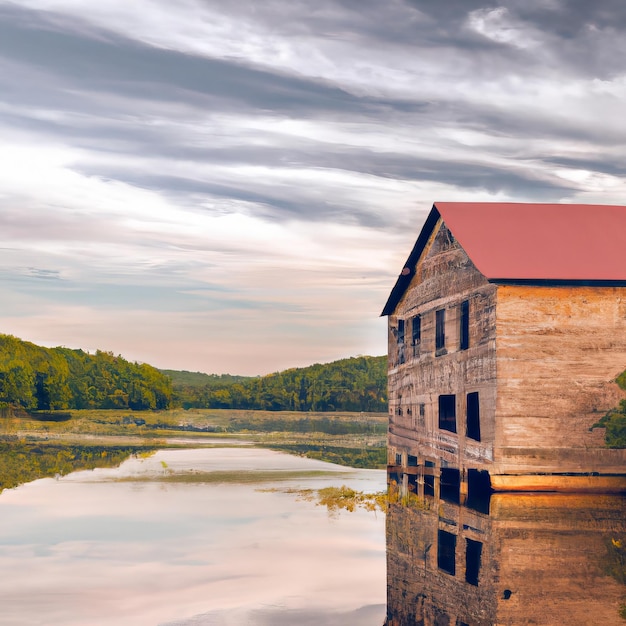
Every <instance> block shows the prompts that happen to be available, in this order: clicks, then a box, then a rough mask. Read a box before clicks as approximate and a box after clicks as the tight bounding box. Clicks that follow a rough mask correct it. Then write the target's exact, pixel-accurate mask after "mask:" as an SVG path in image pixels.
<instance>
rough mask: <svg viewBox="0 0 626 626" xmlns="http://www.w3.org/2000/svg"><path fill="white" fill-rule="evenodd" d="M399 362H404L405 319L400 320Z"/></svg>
mask: <svg viewBox="0 0 626 626" xmlns="http://www.w3.org/2000/svg"><path fill="white" fill-rule="evenodd" d="M398 363H400V365H402V363H404V320H398Z"/></svg>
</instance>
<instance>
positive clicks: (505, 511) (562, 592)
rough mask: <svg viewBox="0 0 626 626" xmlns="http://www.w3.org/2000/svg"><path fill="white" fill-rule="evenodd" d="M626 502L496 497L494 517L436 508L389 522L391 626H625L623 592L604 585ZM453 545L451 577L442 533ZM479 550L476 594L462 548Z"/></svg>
mask: <svg viewBox="0 0 626 626" xmlns="http://www.w3.org/2000/svg"><path fill="white" fill-rule="evenodd" d="M625 502H626V501H625V500H624V498H623V497H620V496H604V495H593V496H592V495H571V494H568V495H564V494H550V495H541V494H523V495H519V494H497V495H494V496H493V497H492V502H491V507H490V514H489V515H481V514H478V513H475V512H472V511H470V510H467V509H465V508H464V507H463V506H461V507H458V506H457V507H456V510H455V507H454V506H453V505H449V504H447V503H441V502H437V503H436V506H433V507H432V508H430V509H425V508H422V509H417V508H412V507H410V506H403V505H400V504H392V505H391V506H390V509H389V512H388V515H387V581H388V582H387V622H386V624H387V626H416V625H422V626H426V625H439V624H447V625H448V626H454V625H457V626H458V625H459V624H471V625H472V626H493V625H502V626H504V625H507V626H511V625H515V626H520V625H530V624H541V625H542V626H563V625H564V624H567V625H568V626H588V625H589V624H602V625H607V626H609V625H615V626H617V625H618V624H622V623H623V620H621V619H620V617H619V607H620V604H621V603H622V601H623V586H622V585H621V584H620V583H618V582H617V581H616V580H614V579H613V578H611V577H609V576H607V575H606V569H608V565H609V563H611V560H610V557H609V552H608V545H609V544H610V539H611V538H612V537H616V536H618V537H619V536H621V534H622V533H623V532H624V531H625V530H626V528H625V524H626V522H625V520H626V509H625ZM439 530H443V531H445V532H448V533H450V534H452V535H454V536H455V537H456V549H455V565H456V568H455V572H454V574H451V573H449V572H446V571H444V570H443V569H442V568H441V567H439V564H438V558H437V554H438V531H439ZM467 539H471V540H474V541H478V542H480V543H482V554H481V562H480V568H479V572H478V580H477V583H478V584H471V583H470V582H467V580H466V567H467V559H466V540H467Z"/></svg>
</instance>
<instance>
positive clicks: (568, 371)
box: [492, 285, 626, 487]
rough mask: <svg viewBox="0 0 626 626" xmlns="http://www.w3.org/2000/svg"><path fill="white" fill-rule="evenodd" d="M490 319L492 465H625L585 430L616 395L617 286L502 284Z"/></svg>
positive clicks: (620, 314) (622, 319)
mask: <svg viewBox="0 0 626 626" xmlns="http://www.w3.org/2000/svg"><path fill="white" fill-rule="evenodd" d="M496 327H497V331H496V346H497V359H496V367H497V381H498V382H497V405H496V415H497V418H496V436H495V448H494V451H495V458H494V460H495V462H496V463H495V466H494V468H493V470H492V471H493V472H494V473H496V474H498V473H503V474H506V473H520V472H522V473H529V472H532V473H543V472H558V473H587V472H600V473H605V474H607V473H608V474H610V473H621V474H626V450H610V449H607V448H606V447H605V445H604V429H601V428H598V429H595V430H593V431H592V430H590V428H591V426H593V424H594V423H596V422H597V421H598V420H599V419H600V418H601V417H602V416H603V415H604V414H605V413H606V412H607V411H608V410H609V409H611V408H614V407H615V406H617V404H618V403H619V400H620V399H621V398H623V397H624V393H623V392H622V391H621V390H620V389H619V387H618V386H617V384H616V383H615V382H614V381H615V378H616V377H617V376H618V375H619V374H620V373H621V372H622V371H623V370H624V369H626V288H623V287H620V288H617V287H532V286H504V285H502V286H499V287H498V292H497V301H496ZM570 482H571V481H570V480H569V479H567V478H563V487H567V484H568V483H570ZM514 483H515V481H513V482H511V485H513V484H514ZM511 485H510V486H511Z"/></svg>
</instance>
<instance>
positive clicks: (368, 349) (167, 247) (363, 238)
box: [0, 0, 626, 375]
mask: <svg viewBox="0 0 626 626" xmlns="http://www.w3.org/2000/svg"><path fill="white" fill-rule="evenodd" d="M625 30H626V4H625V3H624V2H623V0H594V1H593V2H590V1H589V0H511V1H509V2H502V3H490V2H486V1H484V0H440V1H439V2H433V1H432V0H387V1H386V2H380V1H379V0H316V2H310V1H309V0H307V1H304V0H263V1H262V2H261V1H255V0H229V2H228V3H227V2H223V1H221V0H176V2H172V1H171V0H133V1H132V2H129V1H128V0H101V1H99V2H92V1H90V0H19V1H16V2H13V1H10V0H0V333H6V334H12V335H15V336H17V337H20V338H22V339H25V340H28V341H32V342H34V343H38V344H40V345H46V346H59V345H63V346H66V347H69V348H82V349H84V350H88V351H90V352H93V351H95V350H97V349H100V350H107V351H112V352H114V353H115V354H121V355H122V356H124V357H125V358H127V359H129V360H132V361H139V362H147V363H150V364H152V365H155V366H157V367H160V368H171V369H186V370H192V371H202V372H207V373H216V374H221V373H231V374H242V375H261V374H267V373H270V372H274V371H280V370H283V369H286V368H290V367H301V366H306V365H309V364H312V363H317V362H329V361H333V360H336V359H340V358H345V357H350V356H356V355H361V354H370V355H381V354H384V353H385V352H386V331H385V319H384V318H381V317H380V313H381V311H382V308H383V306H384V304H385V301H386V299H387V296H388V295H389V292H390V290H391V288H392V287H393V284H394V283H395V280H396V278H397V275H398V274H399V272H400V270H401V269H402V265H403V262H404V260H405V259H406V257H407V256H408V254H409V252H410V250H411V248H412V246H413V244H414V242H415V239H416V237H417V235H418V233H419V230H420V229H421V226H422V224H423V221H424V219H425V217H426V215H427V213H428V211H429V210H430V208H431V207H432V204H433V202H436V201H440V202H443V201H518V202H564V203H574V202H575V203H606V204H623V203H624V197H625V192H626V182H625V178H624V174H625V172H626V145H625V144H626V36H625V35H626V33H625V32H624V31H625Z"/></svg>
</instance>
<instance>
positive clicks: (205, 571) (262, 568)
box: [0, 449, 385, 626]
mask: <svg viewBox="0 0 626 626" xmlns="http://www.w3.org/2000/svg"><path fill="white" fill-rule="evenodd" d="M189 452H190V455H189V457H187V460H186V459H185V456H186V455H185V454H184V452H183V451H171V452H163V453H159V455H158V456H156V457H153V458H151V459H146V460H145V461H146V462H143V463H142V461H140V460H138V459H136V460H132V461H131V462H130V468H128V467H124V468H123V469H122V473H125V472H126V473H127V472H129V471H130V472H135V471H140V470H141V472H144V471H145V468H146V466H148V467H153V468H154V470H155V471H160V470H161V469H162V466H161V463H160V461H161V460H165V461H166V463H167V465H168V468H170V469H171V468H175V469H181V468H182V469H184V468H185V466H186V463H187V461H188V460H191V462H192V463H193V458H194V456H195V457H198V455H199V457H200V461H201V462H200V464H201V465H202V464H203V463H204V468H205V469H206V468H207V467H210V466H214V467H218V466H219V467H220V469H222V470H223V469H225V468H226V469H233V470H234V471H236V470H237V469H240V468H242V467H246V466H247V463H248V462H249V460H250V458H249V457H248V458H246V456H245V453H246V452H252V456H253V463H257V464H259V465H260V466H261V468H262V469H263V468H264V467H273V468H275V469H276V470H277V471H281V470H282V469H294V468H300V469H303V468H304V469H316V468H317V467H318V464H317V463H316V462H310V461H308V460H307V459H299V458H296V457H287V456H285V455H279V454H276V453H270V452H267V451H262V450H261V451H259V450H219V449H208V450H204V451H201V452H198V451H189ZM222 453H227V454H226V455H225V456H224V457H223V458H222V462H221V463H220V455H222ZM196 460H198V459H197V458H196ZM133 468H134V469H133ZM114 471H115V470H106V471H102V472H89V473H85V472H82V473H77V474H75V475H73V476H71V477H66V478H64V479H61V480H59V481H54V480H52V479H47V480H41V481H36V482H35V483H31V484H29V485H24V486H22V487H20V488H18V489H15V490H10V491H6V492H4V493H3V494H2V497H0V546H1V549H0V571H3V572H11V577H10V578H8V579H5V580H4V582H3V585H2V589H1V590H0V605H1V606H2V607H3V610H2V614H1V615H0V624H2V625H5V624H6V625H8V624H11V625H13V624H16V623H25V622H24V620H25V619H26V620H28V619H31V621H32V620H34V622H33V623H37V620H38V619H39V620H41V619H44V618H45V623H46V624H48V625H50V626H54V625H56V624H59V625H60V624H63V626H74V625H76V626H78V625H79V624H80V625H81V626H83V625H84V624H86V623H89V624H93V625H100V624H103V625H105V624H116V625H119V624H132V625H133V626H136V625H137V626H140V625H142V624H146V625H148V624H150V625H151V626H152V625H154V624H159V623H166V622H173V623H181V624H182V623H189V624H201V623H207V624H211V623H220V624H229V623H233V624H235V623H237V624H241V623H249V624H259V625H261V624H266V623H267V624H269V623H272V624H281V623H283V622H280V621H279V619H282V618H279V617H277V615H282V614H283V612H285V611H286V612H287V613H285V615H287V614H288V612H289V611H299V612H300V613H301V617H302V620H303V621H298V622H296V623H302V624H307V623H313V622H312V621H310V622H309V621H306V620H308V619H309V617H307V616H310V619H311V620H312V619H313V618H314V617H315V615H317V617H318V618H319V617H320V615H319V614H317V613H308V611H309V609H310V608H311V607H317V608H319V609H320V611H321V614H323V619H322V618H320V619H321V621H319V620H318V621H317V623H324V624H329V625H330V624H333V623H343V624H345V623H351V624H352V623H353V624H360V623H363V624H366V623H369V624H372V625H374V624H379V623H380V622H381V621H382V617H383V615H384V609H383V608H381V607H380V606H378V609H377V610H376V609H373V610H374V612H375V613H376V618H375V619H373V620H370V621H369V622H367V621H363V622H358V621H349V622H345V621H343V622H333V621H332V619H334V618H333V617H332V616H333V615H335V614H337V615H341V614H344V616H345V614H351V613H350V612H351V611H355V610H357V609H358V608H359V607H363V606H365V605H370V604H377V605H382V604H383V603H384V601H385V579H384V576H385V556H384V554H385V545H384V516H382V515H381V514H380V513H379V514H378V516H376V515H374V514H373V513H369V512H365V511H357V512H355V513H351V514H347V513H346V514H344V515H342V516H340V517H339V518H338V519H330V518H329V517H328V515H327V512H326V509H325V508H323V507H317V506H315V505H314V504H313V503H309V502H302V501H298V500H297V499H296V498H294V497H293V495H290V494H286V493H283V492H260V491H258V490H257V487H258V485H254V484H252V485H241V484H228V485H226V484H206V485H203V484H191V485H190V484H185V483H174V484H167V485H165V487H166V488H165V489H163V486H164V485H163V484H155V483H150V482H146V483H141V488H140V489H137V483H132V482H128V483H126V482H124V483H116V482H108V481H107V479H108V478H110V474H111V472H114ZM81 474H82V477H81ZM298 482H299V485H302V486H306V487H309V486H314V485H313V484H312V483H315V485H317V484H323V485H324V486H326V485H329V484H336V485H341V484H343V483H347V484H352V482H356V483H359V488H361V489H362V488H363V485H365V484H368V483H369V490H371V491H377V490H380V489H381V488H383V486H384V482H385V475H384V473H383V472H367V471H366V472H360V471H348V472H346V471H345V470H341V471H338V472H337V474H336V475H335V476H333V475H331V476H325V477H316V478H315V479H313V480H312V481H307V480H303V479H299V481H298ZM284 484H285V483H284V482H281V483H280V485H281V486H283V485H284ZM264 486H267V484H264ZM270 486H271V484H270ZM272 606H278V607H281V608H280V610H279V611H278V613H276V611H275V610H273V609H272V610H269V609H268V608H267V607H272ZM320 607H321V608H320ZM268 611H269V612H268ZM376 611H377V612H376ZM325 612H328V620H327V619H326V617H327V616H326V613H325ZM231 613H232V614H233V615H234V614H239V615H244V614H245V615H246V616H253V615H256V617H250V620H257V621H250V620H248V617H246V620H248V621H244V622H241V621H231V622H229V621H224V619H222V620H221V621H218V622H212V621H208V620H211V619H213V618H212V617H211V615H213V614H215V615H218V614H219V615H222V617H223V616H224V615H230V614H231ZM366 613H367V611H366ZM194 615H195V616H199V617H198V618H197V619H198V620H202V619H205V618H206V620H207V621H204V622H203V621H197V620H196V621H189V620H192V618H193V616H194ZM270 615H271V616H273V617H268V616H270ZM229 619H230V618H229ZM337 619H339V618H337ZM176 620H178V622H177V621H176ZM180 620H183V621H182V622H181V621H180ZM184 620H188V621H187V622H185V621H184ZM264 620H265V621H264ZM298 620H300V618H298ZM284 623H294V622H284Z"/></svg>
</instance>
